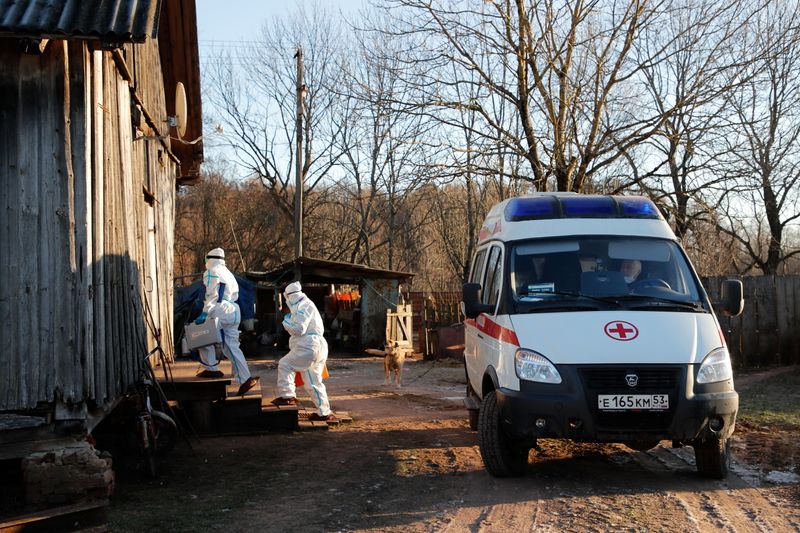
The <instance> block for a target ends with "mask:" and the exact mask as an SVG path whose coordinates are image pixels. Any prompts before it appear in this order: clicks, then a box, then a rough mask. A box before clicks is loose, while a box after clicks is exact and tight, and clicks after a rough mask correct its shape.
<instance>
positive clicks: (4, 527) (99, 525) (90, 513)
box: [0, 501, 111, 533]
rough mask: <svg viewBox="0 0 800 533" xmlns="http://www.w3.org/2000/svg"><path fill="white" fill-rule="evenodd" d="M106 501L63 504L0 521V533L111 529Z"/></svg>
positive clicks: (98, 530)
mask: <svg viewBox="0 0 800 533" xmlns="http://www.w3.org/2000/svg"><path fill="white" fill-rule="evenodd" d="M107 507H108V502H107V501H101V502H93V503H84V504H77V505H65V506H63V507H54V508H51V509H45V510H43V511H39V512H36V513H31V514H27V515H22V516H16V517H14V518H8V519H6V520H4V521H2V522H0V533H11V532H17V531H25V532H26V533H27V532H29V531H32V532H40V531H41V532H48V531H96V532H100V531H111V529H110V528H109V526H108V515H107V512H106V510H107Z"/></svg>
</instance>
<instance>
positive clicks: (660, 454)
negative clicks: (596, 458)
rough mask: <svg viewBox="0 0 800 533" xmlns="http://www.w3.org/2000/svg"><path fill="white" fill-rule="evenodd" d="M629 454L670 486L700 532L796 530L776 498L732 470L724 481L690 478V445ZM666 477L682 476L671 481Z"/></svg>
mask: <svg viewBox="0 0 800 533" xmlns="http://www.w3.org/2000/svg"><path fill="white" fill-rule="evenodd" d="M627 453H629V455H630V456H631V457H632V458H633V460H634V461H636V462H637V463H638V464H639V465H641V466H642V467H643V468H644V469H646V470H647V471H649V472H651V473H653V474H656V476H657V478H658V479H659V481H664V482H665V483H666V485H667V486H670V487H671V488H670V489H669V490H668V491H667V493H668V495H669V496H670V497H671V498H673V499H675V500H676V501H677V504H678V506H680V507H681V508H683V509H684V510H685V512H686V516H687V518H688V521H689V522H690V523H692V524H693V525H694V526H695V527H696V528H697V531H705V530H708V529H715V530H719V531H727V532H731V533H736V532H744V531H760V532H763V533H769V532H773V531H775V532H782V531H796V528H795V527H794V524H791V523H786V522H785V521H783V520H782V517H783V515H782V512H781V509H780V508H779V507H778V506H776V505H775V503H774V502H773V501H771V500H770V499H769V498H766V497H764V496H763V495H762V494H761V491H760V490H759V489H758V488H755V487H752V486H750V485H748V484H747V483H746V482H745V481H744V480H742V479H741V478H740V477H739V476H737V475H736V474H735V473H730V474H729V476H728V478H727V479H726V480H725V481H714V480H706V479H702V478H697V477H695V478H694V479H688V476H696V474H695V473H694V454H693V452H692V451H690V449H689V448H679V449H672V448H664V447H658V448H654V449H653V450H650V451H648V452H645V453H636V452H627ZM666 476H679V477H678V478H676V479H675V480H674V481H673V482H670V481H669V480H667V479H666ZM683 476H686V477H683ZM768 517H769V518H768Z"/></svg>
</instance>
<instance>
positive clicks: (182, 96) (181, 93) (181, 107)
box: [175, 82, 188, 138]
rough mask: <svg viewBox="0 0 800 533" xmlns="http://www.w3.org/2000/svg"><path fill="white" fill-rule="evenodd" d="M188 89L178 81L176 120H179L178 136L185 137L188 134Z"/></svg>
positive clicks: (176, 88)
mask: <svg viewBox="0 0 800 533" xmlns="http://www.w3.org/2000/svg"><path fill="white" fill-rule="evenodd" d="M187 112H188V111H187V107H186V89H184V87H183V83H181V82H178V84H177V85H176V86H175V120H176V122H177V124H176V128H177V130H178V137H179V138H183V136H184V135H186V115H187Z"/></svg>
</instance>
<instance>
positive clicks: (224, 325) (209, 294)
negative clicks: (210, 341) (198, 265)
mask: <svg viewBox="0 0 800 533" xmlns="http://www.w3.org/2000/svg"><path fill="white" fill-rule="evenodd" d="M203 285H204V286H205V288H206V292H205V299H204V301H203V312H202V313H200V316H199V317H197V320H195V323H196V324H202V323H203V322H205V321H206V319H207V318H216V319H217V320H218V321H219V326H220V328H221V331H220V333H221V336H222V353H223V354H224V355H225V357H227V358H228V359H229V360H230V362H231V365H232V366H233V379H234V380H235V381H236V382H237V383H239V391H238V392H237V395H238V396H242V395H243V394H244V393H246V392H247V391H249V390H250V389H252V388H253V387H254V386H255V384H256V383H257V382H258V377H253V376H251V375H250V368H249V367H248V366H247V361H246V360H245V358H244V354H243V353H242V350H241V348H239V322H240V321H241V318H242V315H241V313H240V311H239V304H237V303H236V300H238V299H239V283H237V282H236V278H235V277H233V274H231V271H230V270H228V267H226V266H225V251H224V250H223V249H222V248H214V249H213V250H211V251H210V252H208V255H206V271H205V272H204V273H203ZM199 352H200V362H201V363H202V364H203V366H204V367H205V369H204V370H203V371H202V372H200V373H199V374H197V376H198V377H201V378H220V377H222V372H221V371H220V370H219V365H218V364H217V354H216V351H215V347H214V345H211V346H205V347H203V348H200V349H199Z"/></svg>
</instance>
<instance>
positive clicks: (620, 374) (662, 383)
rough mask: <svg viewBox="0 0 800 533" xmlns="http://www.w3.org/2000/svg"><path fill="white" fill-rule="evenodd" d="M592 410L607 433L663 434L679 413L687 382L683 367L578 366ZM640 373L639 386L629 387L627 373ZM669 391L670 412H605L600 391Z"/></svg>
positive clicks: (601, 428)
mask: <svg viewBox="0 0 800 533" xmlns="http://www.w3.org/2000/svg"><path fill="white" fill-rule="evenodd" d="M578 372H579V375H580V378H581V381H582V382H583V387H584V390H585V391H586V398H587V399H588V401H589V410H590V412H591V413H592V416H593V417H594V421H595V425H596V427H597V429H598V430H599V431H602V432H607V433H661V432H665V431H666V430H667V429H669V426H670V424H671V423H672V419H673V417H674V415H675V409H676V406H677V402H678V398H679V397H680V395H679V390H680V386H681V383H682V382H683V368H682V367H674V366H672V367H653V366H647V367H628V366H615V367H607V366H605V367H602V368H600V367H598V368H591V367H589V368H580V369H578ZM628 374H636V376H637V383H636V386H635V387H630V386H628V383H627V381H626V379H625V378H626V376H627V375H628ZM649 393H650V394H668V395H669V405H670V408H669V410H667V411H634V410H629V411H601V410H600V409H598V407H597V395H598V394H649Z"/></svg>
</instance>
